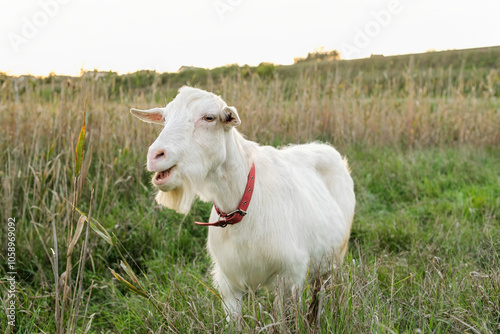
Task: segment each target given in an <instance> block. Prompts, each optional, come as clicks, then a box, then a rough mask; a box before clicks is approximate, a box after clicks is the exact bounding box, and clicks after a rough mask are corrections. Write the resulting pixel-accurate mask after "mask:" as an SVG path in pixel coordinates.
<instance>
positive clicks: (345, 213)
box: [131, 87, 355, 314]
mask: <svg viewBox="0 0 500 334" xmlns="http://www.w3.org/2000/svg"><path fill="white" fill-rule="evenodd" d="M131 111H132V113H133V114H134V115H135V116H137V117H139V118H141V119H143V120H146V121H150V122H156V123H163V124H164V129H163V130H162V132H161V133H160V135H159V137H158V139H157V140H156V141H155V142H154V143H153V144H152V145H151V147H150V149H149V154H148V169H149V170H150V171H161V170H165V169H167V168H170V167H171V166H173V165H176V166H177V167H175V169H174V171H173V173H172V175H171V178H170V179H169V181H168V183H167V184H165V185H162V186H161V187H159V189H160V191H159V193H158V195H157V197H156V199H157V201H158V202H159V203H160V204H162V205H165V206H167V207H169V208H173V209H175V210H177V211H180V212H184V213H185V212H188V211H189V209H190V207H191V204H192V202H193V200H194V198H195V197H196V196H199V197H200V198H201V199H202V200H203V201H213V202H214V203H215V204H216V205H217V206H218V207H219V208H220V209H221V210H222V211H225V212H230V211H232V210H234V209H235V208H236V207H237V206H238V203H239V201H240V199H241V197H242V194H243V191H244V188H245V184H246V181H247V175H248V172H249V170H250V167H251V164H252V162H254V163H255V167H256V178H255V187H254V194H253V197H252V200H251V203H250V206H249V208H248V215H247V216H245V217H244V218H243V220H242V221H241V222H240V223H238V224H236V225H229V226H227V227H226V228H220V227H209V232H208V251H209V253H210V256H211V258H212V261H213V278H214V281H215V284H216V285H217V287H218V289H219V291H220V293H221V295H222V297H223V299H224V302H225V305H226V307H227V310H228V311H230V312H233V313H237V314H239V313H240V312H241V305H240V302H241V298H242V296H243V294H244V292H245V290H247V289H252V290H254V291H255V290H257V289H258V288H260V287H267V288H270V287H272V286H273V284H274V283H275V282H276V277H281V278H283V279H284V280H285V282H286V283H287V285H288V286H289V287H290V288H301V287H302V286H303V284H304V282H305V281H306V278H307V277H306V276H307V274H308V272H309V276H310V277H309V278H310V279H315V278H317V277H318V275H321V274H324V273H325V272H328V271H329V270H331V268H332V265H333V266H335V265H337V264H339V263H341V262H342V259H343V257H344V254H345V252H346V250H347V242H348V239H349V234H350V229H351V222H352V219H353V215H354V206H355V197H354V190H353V181H352V179H351V177H350V174H349V171H348V166H347V161H346V160H343V159H342V157H341V155H340V154H339V153H338V152H337V151H336V150H335V149H334V148H333V147H331V146H330V145H327V144H320V143H310V144H306V145H296V146H289V147H286V148H284V149H281V150H278V149H275V148H273V147H269V146H259V145H258V144H257V143H255V142H252V141H249V140H246V139H244V138H243V136H242V135H241V134H240V133H239V132H238V131H237V130H236V129H235V126H237V125H239V123H240V119H239V116H238V114H237V111H236V109H235V108H233V107H227V105H226V103H225V102H224V101H222V99H221V98H220V97H218V96H216V95H214V94H212V93H208V92H205V91H202V90H199V89H195V88H190V87H183V88H181V89H180V90H179V94H178V95H177V97H176V98H175V99H174V100H173V101H172V102H171V103H169V104H168V105H167V107H166V108H156V109H152V110H150V111H140V110H135V109H132V110H131ZM206 115H215V116H216V120H215V121H212V122H210V121H206V119H205V118H204V117H205V116H206ZM162 118H164V121H163V120H162ZM161 150H164V152H166V154H165V155H164V156H161V157H160V158H157V159H154V158H155V154H156V153H157V152H159V151H161ZM157 160H158V161H157ZM217 218H218V217H217V214H216V212H215V210H214V209H212V213H211V215H210V222H214V221H216V220H217ZM199 228H206V227H201V226H200V227H199Z"/></svg>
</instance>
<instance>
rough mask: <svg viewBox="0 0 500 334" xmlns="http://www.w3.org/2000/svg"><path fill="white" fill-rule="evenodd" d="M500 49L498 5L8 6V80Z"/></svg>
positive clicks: (4, 5)
mask: <svg viewBox="0 0 500 334" xmlns="http://www.w3.org/2000/svg"><path fill="white" fill-rule="evenodd" d="M494 45H500V1H497V0H476V1H470V0H469V1H464V0H372V1H369V0H329V1H327V0H311V1H293V0H267V1H265V0H196V1H195V0H184V1H180V0H178V1H173V0H143V1H137V0H136V1H132V0H100V1H99V0H85V1H84V0H0V72H6V73H8V74H11V75H20V74H34V75H48V74H49V73H50V72H55V73H56V74H69V75H79V74H80V69H82V68H83V69H85V70H93V69H98V70H100V71H109V70H112V71H117V72H119V73H127V72H134V71H137V70H143V69H149V70H156V71H159V72H166V71H170V72H174V71H176V70H177V69H178V68H179V67H180V66H182V65H189V66H197V67H206V68H213V67H217V66H224V65H226V64H233V63H238V64H240V65H243V64H249V65H252V66H254V65H257V64H259V63H260V62H264V61H266V62H273V63H276V64H291V63H292V62H293V58H294V57H298V56H306V55H307V53H308V52H311V51H313V50H314V49H316V48H319V47H324V48H325V49H327V50H339V51H340V53H341V57H342V58H344V59H353V58H363V57H368V56H370V54H384V55H393V54H405V53H416V52H425V51H428V50H430V49H433V50H447V49H462V48H472V47H482V46H494Z"/></svg>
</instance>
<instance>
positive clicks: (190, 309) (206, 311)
mask: <svg viewBox="0 0 500 334" xmlns="http://www.w3.org/2000/svg"><path fill="white" fill-rule="evenodd" d="M490 51H491V50H490ZM490 51H488V52H490ZM491 52H493V51H491ZM488 54H489V53H488ZM440 55H441V56H442V57H445V54H440ZM459 55H462V56H463V57H465V58H464V59H466V60H467V61H466V62H465V63H464V65H463V71H465V72H464V74H463V75H462V79H460V71H461V70H460V67H458V68H457V67H456V66H451V67H447V64H444V65H441V66H439V64H438V65H436V64H435V63H432V62H430V60H429V59H428V58H427V57H430V56H429V55H425V57H424V56H423V57H421V58H416V59H415V60H414V61H413V60H408V59H406V58H404V57H403V58H401V59H403V60H401V59H399V58H390V59H387V60H386V63H381V62H382V60H380V59H373V60H370V61H368V60H366V61H365V62H353V63H351V65H348V64H347V63H342V64H340V65H339V64H336V63H335V62H330V63H328V62H322V63H307V62H306V63H300V64H298V65H296V66H295V67H276V68H273V71H274V72H273V73H271V74H269V75H268V74H266V75H265V76H266V77H265V78H262V77H260V76H259V75H258V74H256V73H252V69H251V68H248V67H244V68H237V67H235V66H230V67H228V68H223V69H216V70H213V71H205V72H203V73H201V72H200V73H201V74H203V75H204V78H205V79H203V80H206V82H201V81H200V86H201V87H202V88H206V89H209V90H213V91H216V92H217V93H220V94H222V96H223V98H224V99H225V100H227V101H229V102H231V103H232V104H234V105H235V106H236V107H237V108H238V110H239V112H240V116H241V118H242V122H243V124H242V127H241V131H242V132H243V133H244V134H246V135H247V136H248V137H249V138H250V139H253V140H257V141H259V142H263V143H269V144H272V145H276V146H280V145H286V144H287V143H290V142H294V143H300V142H306V141H310V140H328V141H330V142H332V144H334V145H335V146H336V147H337V148H338V149H339V151H340V152H341V153H342V154H344V155H346V156H347V157H348V159H349V164H350V166H351V169H352V176H353V179H354V182H355V191H356V196H357V207H356V215H355V220H354V224H353V229H352V235H351V240H350V245H349V246H350V247H349V251H348V254H347V256H346V259H345V262H344V265H343V266H342V267H341V268H339V270H337V271H335V272H332V275H331V277H330V278H328V279H327V280H326V281H325V282H324V287H323V291H322V293H321V296H322V297H321V298H322V303H321V305H322V310H323V311H322V314H321V318H320V330H319V331H320V332H322V333H330V332H332V333H485V334H486V333H498V332H499V331H500V303H499V302H498V301H499V300H500V225H499V221H500V146H499V145H498V144H499V142H498V140H499V139H500V132H499V129H500V118H499V115H500V114H499V110H500V104H499V101H498V98H497V96H498V89H497V84H498V82H497V81H496V80H497V79H496V76H495V75H496V74H495V73H497V72H491V71H494V69H493V70H492V69H491V68H489V67H488V66H492V63H491V61H492V59H493V60H494V59H497V58H492V57H486V58H487V59H486V60H485V61H483V62H481V61H478V59H479V58H477V57H475V56H473V55H474V54H472V53H464V54H459ZM455 56H457V55H456V54H454V56H453V57H455ZM453 57H452V58H446V61H448V60H449V61H451V60H452V59H455V58H453ZM398 59H399V60H398ZM443 59H444V58H443ZM481 59H482V58H481ZM400 61H401V62H400ZM453 61H455V60H453ZM469 61H477V63H478V66H483V67H481V70H477V71H476V70H474V68H473V66H471V65H470V64H469ZM370 62H371V63H370ZM412 62H414V65H412V64H413V63H412ZM428 62H430V63H429V64H428ZM443 62H444V60H443ZM403 63H406V67H404V66H403V65H401V64H403ZM391 64H392V65H391ZM419 64H420V65H419ZM481 64H482V65H481ZM396 65H397V66H403V67H402V68H403V70H402V71H394V72H391V73H389V79H382V78H383V77H384V76H383V75H382V74H381V72H383V71H384V68H388V67H390V66H396ZM448 65H450V64H448ZM452 65H453V64H452ZM348 66H351V68H349V67H348ZM384 66H385V67H384ZM397 66H396V67H397ZM369 68H371V70H370V71H368V70H367V69H369ZM397 68H399V67H397ZM448 69H451V70H450V71H449V70H448ZM243 70H244V71H246V72H245V74H244V75H243V74H242V73H243ZM363 71H365V72H364V73H365V74H359V73H361V72H363ZM367 71H368V72H367ZM200 73H197V72H196V70H193V71H192V72H189V73H184V74H182V76H184V77H183V78H182V80H184V81H183V82H184V83H185V82H186V81H189V80H192V79H193V78H195V77H196V75H198V74H200ZM346 73H349V75H350V76H354V77H355V78H358V79H357V80H354V81H352V82H349V81H348V80H347V79H345V78H344V77H343V75H344V74H346ZM354 73H357V74H356V75H354ZM398 73H399V76H398ZM409 73H410V74H411V73H416V74H415V77H414V79H411V78H409V77H408V74H409ZM450 73H451V78H452V79H450V80H447V78H449V74H450ZM491 73H494V75H491ZM179 75H180V74H179ZM340 77H342V78H344V79H339V78H340ZM118 78H120V79H117V78H114V77H113V76H111V75H110V78H107V79H105V80H104V81H102V82H101V81H99V82H93V81H90V80H87V79H75V78H73V79H71V80H70V81H59V79H60V78H57V77H55V78H48V79H45V80H44V82H36V81H30V82H27V83H24V84H23V85H22V86H21V88H20V89H19V91H16V90H15V89H14V88H13V87H14V83H13V79H12V78H2V79H1V80H4V81H3V83H2V85H3V86H2V87H3V88H2V90H1V91H0V131H1V133H2V135H1V136H0V159H1V162H2V164H1V166H0V167H1V168H2V169H1V170H0V187H1V188H0V193H1V194H2V195H1V197H0V205H1V207H0V214H1V217H0V218H1V221H2V222H6V221H7V219H8V217H15V218H16V222H17V226H16V228H17V229H16V233H17V234H16V240H17V244H16V246H17V248H16V257H17V260H16V266H17V268H16V269H17V272H18V277H17V288H18V292H17V298H16V307H17V310H18V312H17V318H16V321H17V322H16V327H17V329H16V330H15V331H14V330H13V329H12V328H11V327H6V326H5V324H6V323H7V321H6V320H7V319H6V315H5V312H4V311H2V312H0V331H2V332H6V333H14V332H17V333H56V327H57V326H56V315H55V314H56V308H59V317H60V318H61V320H60V323H61V327H60V332H61V333H71V332H73V331H74V332H76V333H80V332H87V329H88V333H163V332H170V331H177V332H182V333H184V332H193V333H206V332H213V333H236V332H237V331H236V329H235V328H233V327H232V324H228V323H227V322H226V321H225V315H224V311H223V307H222V305H221V303H220V297H219V296H218V295H217V293H216V292H215V290H214V288H213V286H212V284H211V282H210V261H209V259H208V257H207V251H206V249H205V242H206V236H207V229H205V228H202V227H199V226H196V225H195V224H194V221H196V220H198V221H206V220H207V219H208V215H209V211H210V204H207V203H201V202H196V203H195V205H194V206H193V209H192V210H191V212H190V213H189V214H188V215H186V216H182V215H179V214H176V213H175V212H173V211H170V210H167V209H164V208H161V207H159V206H158V205H157V204H156V203H155V202H154V195H155V191H154V189H153V187H152V186H151V185H150V175H149V173H147V172H146V170H145V159H146V158H145V156H146V151H147V147H148V145H149V144H150V143H151V142H152V141H153V140H154V139H155V136H156V132H157V130H152V128H151V126H148V125H145V124H142V123H140V122H136V121H135V120H134V119H133V118H132V116H131V115H129V113H128V108H129V107H131V106H134V107H142V108H146V107H149V106H157V104H164V103H165V102H166V101H168V100H169V99H171V98H172V97H173V96H174V95H175V90H176V89H177V88H178V85H177V84H174V83H177V81H176V80H181V79H179V77H176V76H175V75H171V74H168V75H167V74H165V75H158V74H155V73H145V74H144V73H137V74H135V75H131V76H124V77H118ZM348 78H349V77H348ZM350 78H352V77H350ZM488 78H489V79H488ZM106 80H108V81H106ZM158 80H160V81H161V82H159V81H158ZM169 80H171V81H169ZM211 80H212V81H211ZM488 80H490V81H488ZM84 110H85V111H86V112H87V114H86V124H87V134H86V139H85V144H84V146H83V148H84V155H83V159H82V172H81V173H82V175H83V176H85V177H81V178H80V179H78V182H77V183H76V184H77V185H76V187H75V180H76V179H75V177H76V175H77V173H76V171H75V169H74V166H75V156H76V153H75V147H76V145H77V141H78V134H79V131H80V127H81V125H82V120H83V111H84ZM82 180H84V181H83V182H82ZM92 189H93V191H94V197H93V201H92V202H91V190H92ZM73 202H76V206H77V207H78V208H79V209H80V210H82V211H83V212H86V213H88V212H89V211H92V217H93V218H95V219H96V220H97V221H98V222H99V223H100V224H101V225H102V226H103V227H104V229H105V230H106V232H107V233H109V234H110V235H112V240H111V243H112V244H113V245H112V244H110V243H107V242H106V241H105V240H104V239H103V238H101V237H99V235H97V233H95V232H94V231H93V230H90V233H89V235H88V238H89V239H88V243H87V247H88V250H89V253H88V256H87V259H86V261H85V266H84V271H83V273H84V277H83V285H82V288H83V293H82V295H81V297H80V298H78V297H77V291H78V277H77V276H78V272H79V269H78V268H79V265H80V261H81V260H82V258H83V257H82V253H81V252H82V249H83V246H84V244H85V242H84V240H85V229H84V230H83V233H82V235H81V237H80V238H79V239H78V242H77V244H76V247H75V250H74V253H73V255H72V257H71V258H70V261H69V264H70V265H69V267H70V268H71V275H70V279H69V282H68V285H67V289H69V290H68V292H69V293H68V295H69V298H68V299H67V300H66V302H65V303H66V309H65V312H64V313H63V314H62V312H61V311H60V308H61V306H62V304H63V300H62V295H63V292H64V291H63V290H64V287H63V285H64V284H62V285H61V286H60V287H55V281H56V275H55V274H54V272H55V271H57V273H58V274H57V276H58V277H59V279H60V281H62V279H61V278H63V276H62V273H63V272H64V271H66V270H67V266H66V263H67V256H66V253H67V248H68V245H69V241H70V240H71V239H72V236H73V234H74V229H75V225H76V222H77V220H78V218H79V214H78V213H75V211H74V210H72V206H71V204H70V203H73ZM2 226H3V227H2V230H1V234H0V240H1V243H2V245H6V237H5V236H6V233H5V232H6V228H5V224H3V225H2ZM54 230H55V237H54ZM56 241H57V245H56V243H55V242H56ZM4 249H5V246H4ZM53 250H54V251H55V250H57V253H58V265H57V266H56V265H53V261H54V260H55V257H54V256H53V255H52V254H53V253H52V251H53ZM0 260H1V262H2V266H1V269H0V274H1V275H2V277H3V276H4V275H5V274H6V272H7V268H6V266H4V265H3V264H5V263H6V262H7V260H6V252H5V251H4V250H2V251H1V252H0ZM120 261H126V262H127V263H128V264H129V265H130V267H131V268H132V270H133V271H134V272H135V274H136V275H137V277H138V280H139V282H140V283H134V284H135V285H136V286H137V285H138V284H141V285H142V286H143V287H144V288H145V290H146V291H147V293H148V294H149V295H150V300H148V299H146V298H143V297H141V296H139V295H137V294H135V293H133V292H131V291H130V290H129V289H127V287H125V286H124V285H123V284H121V283H120V281H119V280H118V279H117V278H116V277H115V276H113V274H112V272H111V271H110V269H112V270H114V271H115V272H116V273H118V274H119V275H121V277H123V279H126V280H128V281H130V282H132V280H133V278H132V277H131V276H130V275H128V274H127V272H126V270H124V267H122V266H120ZM54 267H55V269H57V270H54ZM125 268H126V266H125ZM6 288H7V284H6V281H5V280H1V281H0V289H1V291H2V296H3V299H2V302H1V305H2V308H5V307H6V306H7V304H6V302H7V300H6V298H5V297H4V296H5V289H6ZM56 291H57V292H58V294H57V296H56ZM310 299H311V291H310V288H307V289H306V290H305V291H302V292H301V298H297V296H284V295H283V293H282V292H280V291H278V292H277V297H275V291H271V292H266V291H258V292H257V293H249V294H247V295H246V296H245V303H244V307H243V311H244V318H243V324H242V326H243V332H248V333H258V332H264V333H268V332H269V333H272V332H282V333H284V332H287V331H290V332H295V333H309V332H313V329H311V328H310V326H309V324H308V322H307V321H306V311H307V307H308V305H309V303H310ZM77 300H79V306H78V307H77V303H76V301H77ZM155 305H156V306H157V307H158V308H156V307H155ZM77 310H78V314H79V316H78V319H77V321H76V323H77V326H76V328H72V325H71V324H73V322H74V319H73V317H74V315H75V314H76V311H77Z"/></svg>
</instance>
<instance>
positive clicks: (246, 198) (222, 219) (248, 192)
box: [195, 163, 255, 227]
mask: <svg viewBox="0 0 500 334" xmlns="http://www.w3.org/2000/svg"><path fill="white" fill-rule="evenodd" d="M254 183H255V164H254V163H252V168H250V172H249V173H248V180H247V185H246V187H245V192H244V193H243V197H242V198H241V201H240V204H238V207H237V208H236V210H234V211H231V212H229V213H225V212H222V211H221V210H220V209H219V208H218V207H217V205H215V203H214V208H215V211H217V213H218V214H219V219H218V220H217V221H216V222H214V223H200V222H195V224H196V225H201V226H220V227H226V226H227V225H234V224H237V223H239V222H240V221H241V220H242V219H243V217H244V216H245V215H246V214H247V209H248V206H249V205H250V200H251V199H252V194H253V186H254Z"/></svg>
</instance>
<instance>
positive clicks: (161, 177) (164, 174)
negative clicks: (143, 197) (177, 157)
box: [153, 165, 176, 186]
mask: <svg viewBox="0 0 500 334" xmlns="http://www.w3.org/2000/svg"><path fill="white" fill-rule="evenodd" d="M175 167H176V165H174V166H172V167H170V168H169V169H166V170H164V171H161V172H156V174H155V176H154V178H153V183H154V184H155V185H157V186H159V185H162V184H165V183H166V182H167V181H168V180H169V179H170V177H171V176H172V172H173V170H174V168H175Z"/></svg>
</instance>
